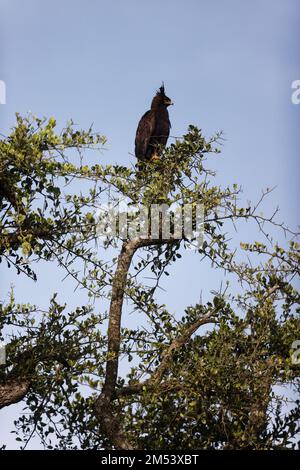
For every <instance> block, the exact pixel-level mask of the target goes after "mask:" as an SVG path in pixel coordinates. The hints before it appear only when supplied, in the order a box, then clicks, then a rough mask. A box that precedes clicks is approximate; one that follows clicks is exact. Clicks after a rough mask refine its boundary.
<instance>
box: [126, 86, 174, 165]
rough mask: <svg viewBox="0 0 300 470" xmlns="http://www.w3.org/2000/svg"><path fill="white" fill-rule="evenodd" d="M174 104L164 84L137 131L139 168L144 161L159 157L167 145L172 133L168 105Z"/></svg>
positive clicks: (136, 151)
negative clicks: (167, 94)
mask: <svg viewBox="0 0 300 470" xmlns="http://www.w3.org/2000/svg"><path fill="white" fill-rule="evenodd" d="M172 104H173V103H172V100H170V98H168V97H167V96H166V94H165V87H164V84H162V86H161V87H160V88H159V90H158V91H157V93H156V95H155V96H154V98H153V100H152V103H151V109H149V111H147V112H146V113H145V114H144V115H143V117H142V118H141V120H140V122H139V124H138V128H137V131H136V137H135V156H136V158H137V160H138V167H139V168H141V166H143V164H144V162H149V161H151V160H154V159H159V151H160V149H161V147H164V146H165V145H166V143H167V140H168V137H169V134H170V129H171V123H170V119H169V112H168V106H170V105H172Z"/></svg>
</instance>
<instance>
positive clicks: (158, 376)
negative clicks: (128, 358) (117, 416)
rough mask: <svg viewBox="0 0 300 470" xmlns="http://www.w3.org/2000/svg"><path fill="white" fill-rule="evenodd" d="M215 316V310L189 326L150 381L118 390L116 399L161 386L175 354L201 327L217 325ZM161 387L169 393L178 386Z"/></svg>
mask: <svg viewBox="0 0 300 470" xmlns="http://www.w3.org/2000/svg"><path fill="white" fill-rule="evenodd" d="M214 314H215V310H214V311H213V312H210V313H208V314H207V315H205V316H203V317H201V318H199V319H198V320H197V321H195V322H194V323H192V325H190V326H188V327H187V328H186V329H185V331H184V332H183V333H182V334H181V335H180V336H178V337H177V338H175V339H174V340H173V341H172V343H171V344H170V345H169V347H168V348H167V349H166V350H165V352H164V353H163V356H162V360H161V363H160V364H159V366H158V367H157V369H156V370H155V371H154V372H153V374H152V375H151V377H150V378H149V379H147V380H145V381H144V382H141V383H137V384H133V385H131V386H128V387H124V388H122V389H119V390H117V391H116V394H115V397H118V396H124V395H134V394H136V393H140V392H141V391H142V390H143V388H144V387H147V389H148V390H151V389H154V388H156V387H157V386H158V385H159V384H160V382H161V380H162V378H163V375H164V373H165V371H166V369H167V368H168V366H169V364H170V362H171V360H172V357H173V353H174V352H175V351H177V350H178V349H180V348H181V347H182V346H184V344H186V343H187V341H188V340H189V339H190V337H191V336H192V335H193V334H194V333H195V331H196V330H197V329H198V328H200V326H202V325H206V324H208V323H216V320H215V319H214V318H213V316H214ZM177 385H178V384H177ZM160 387H161V389H162V391H164V390H165V391H167V390H170V388H171V389H174V388H176V384H174V383H172V382H164V383H162V384H161V385H160Z"/></svg>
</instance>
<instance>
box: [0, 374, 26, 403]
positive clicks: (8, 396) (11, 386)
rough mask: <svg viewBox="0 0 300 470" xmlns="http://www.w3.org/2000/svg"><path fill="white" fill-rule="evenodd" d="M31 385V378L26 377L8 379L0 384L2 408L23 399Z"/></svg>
mask: <svg viewBox="0 0 300 470" xmlns="http://www.w3.org/2000/svg"><path fill="white" fill-rule="evenodd" d="M29 387H30V380H28V379H24V378H22V379H21V378H20V379H12V380H7V381H6V382H5V383H4V384H0V408H3V407H4V406H9V405H12V404H14V403H18V402H19V401H21V400H22V399H23V398H24V397H25V395H26V394H27V392H28V390H29Z"/></svg>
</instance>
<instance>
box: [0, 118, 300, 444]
mask: <svg viewBox="0 0 300 470" xmlns="http://www.w3.org/2000/svg"><path fill="white" fill-rule="evenodd" d="M55 128H56V123H55V120H54V119H53V118H51V119H49V120H48V121H47V120H39V119H37V118H33V117H29V118H22V117H20V116H17V124H16V127H15V128H14V129H13V131H12V133H11V135H10V136H9V137H7V138H5V139H3V140H2V141H0V182H1V189H0V213H1V221H0V224H1V235H0V255H1V261H3V262H6V263H7V265H8V267H14V268H15V269H16V272H17V273H18V274H22V275H24V276H26V275H27V276H30V277H32V278H33V279H36V278H37V276H36V273H35V271H34V269H33V266H34V265H35V264H36V263H37V262H39V261H40V262H43V261H47V262H50V261H54V260H55V261H56V262H57V263H58V264H59V266H60V268H61V269H62V270H64V271H65V272H66V275H68V276H69V277H71V278H72V279H73V281H74V282H75V283H76V285H78V286H80V287H81V288H82V289H83V292H86V293H87V294H88V296H86V298H87V303H86V305H81V306H79V307H78V308H76V309H75V310H74V311H68V306H66V305H60V304H59V302H58V297H59V296H57V295H54V296H52V298H51V300H50V305H49V309H48V310H47V311H42V310H41V309H40V308H39V307H37V306H31V305H30V304H28V305H20V304H17V303H16V302H15V299H14V295H13V293H12V294H11V297H10V300H9V301H8V302H4V301H3V302H2V305H1V317H0V322H1V323H0V328H1V332H2V333H1V334H2V336H3V337H4V336H5V339H6V341H8V343H9V344H8V346H7V357H8V360H7V363H6V365H5V366H1V369H0V404H1V393H2V392H1V387H2V388H3V390H6V388H5V387H7V385H8V384H15V383H16V382H17V383H18V382H19V384H21V383H22V382H23V383H24V384H25V385H26V384H28V386H27V388H26V387H25V389H24V390H25V391H24V394H23V396H20V397H19V399H20V400H21V399H24V400H25V409H26V413H24V415H23V416H21V417H20V419H19V420H18V421H17V422H16V423H15V431H16V432H17V435H18V437H17V439H18V440H20V445H21V447H23V448H24V447H26V446H27V444H28V442H30V439H31V437H32V436H33V435H35V434H36V435H38V436H39V437H40V439H41V442H42V443H43V445H44V446H45V447H48V448H54V447H58V448H82V449H87V448H103V447H104V448H112V447H118V448H145V449H178V448H182V449H203V448H204V449H210V448H213V449H245V448H248V449H275V448H279V449H284V448H290V447H294V446H295V445H296V437H297V433H299V425H298V420H299V416H300V402H299V401H297V400H296V401H295V400H294V399H293V398H292V397H295V394H296V393H297V388H299V364H297V363H293V361H292V356H291V352H292V351H291V348H292V344H293V342H294V341H295V340H298V339H299V338H300V322H299V292H298V290H297V282H298V276H299V257H300V249H299V244H298V243H297V238H296V235H297V234H295V233H293V232H292V231H291V230H289V229H288V227H286V226H285V225H284V224H281V223H279V222H277V211H275V213H274V214H273V215H272V216H271V217H265V216H263V215H262V214H261V212H260V206H261V205H262V203H263V201H264V199H265V197H266V196H267V195H268V194H269V193H270V191H269V190H267V191H265V192H263V194H262V197H261V198H260V199H259V201H258V203H257V204H250V203H249V204H247V205H246V207H243V205H240V204H239V197H240V194H241V190H240V188H238V187H237V186H236V185H233V186H232V187H227V188H221V187H220V186H219V185H215V184H214V177H215V174H214V172H213V171H211V170H210V169H208V168H207V167H206V165H207V161H208V160H209V159H210V157H211V154H219V150H218V148H217V147H218V145H217V144H218V142H219V141H220V139H221V134H217V135H216V136H214V137H212V138H211V139H209V140H206V139H205V138H204V136H203V135H202V132H201V131H200V130H199V129H197V128H196V127H194V126H190V128H189V130H188V132H187V134H186V135H184V136H183V137H182V139H177V140H176V141H175V142H174V143H172V144H171V145H170V147H169V148H168V149H166V150H164V152H163V158H161V160H159V161H157V160H156V161H154V162H152V163H149V165H148V168H146V169H144V170H143V171H139V172H138V174H136V171H135V169H131V168H127V167H122V166H119V165H106V166H105V165H103V164H100V163H96V164H86V162H84V163H85V164H84V165H83V160H84V159H87V158H88V157H86V156H85V155H84V150H85V149H94V150H93V152H95V149H96V148H99V147H102V146H103V145H104V144H105V138H104V137H102V136H101V135H99V134H93V133H92V129H89V130H88V131H77V130H75V128H74V125H73V123H69V124H68V125H67V127H66V128H65V129H63V130H62V131H61V132H60V133H57V132H55ZM78 158H79V163H77V164H76V163H74V162H76V161H77V160H78ZM76 159H77V160H76ZM78 188H80V191H78ZM84 192H85V194H84ZM120 197H123V198H124V197H125V198H126V199H127V200H128V201H129V203H130V204H133V205H136V204H143V205H144V206H146V207H149V206H150V205H151V204H153V203H166V204H168V205H170V204H173V203H176V204H180V205H182V204H187V203H189V204H192V205H195V204H198V203H201V204H203V207H204V233H205V241H204V244H203V246H202V247H200V248H199V247H197V246H196V245H195V247H194V249H195V256H197V255H198V257H199V266H200V269H201V266H205V269H212V270H214V271H215V272H217V271H220V272H221V274H222V277H223V283H222V285H221V286H218V285H215V286H212V291H211V294H210V300H209V301H208V302H207V303H202V304H196V305H194V306H189V305H187V308H186V310H185V312H183V313H182V314H181V315H180V317H179V318H178V313H180V312H177V316H176V317H175V315H173V314H172V313H171V312H170V311H169V310H168V308H167V306H166V305H161V304H160V303H159V301H158V295H157V293H158V288H159V287H160V285H161V284H162V283H163V275H164V274H165V275H168V274H169V273H168V270H170V269H172V270H173V271H174V269H175V268H176V269H179V267H177V266H179V264H178V263H179V262H180V258H181V257H182V256H184V254H185V251H186V250H187V249H191V247H192V246H193V241H190V240H187V239H185V237H184V236H182V238H181V239H180V240H174V238H172V237H170V239H168V240H162V239H160V240H157V239H156V240H152V239H148V240H141V239H137V240H128V239H126V237H122V236H119V237H112V236H109V235H107V236H106V237H104V238H102V239H99V237H98V235H97V214H98V212H97V207H98V205H99V204H100V203H107V202H111V203H116V202H117V201H118V199H119V198H120ZM239 223H249V224H250V223H254V224H255V225H256V226H257V228H258V240H256V241H253V243H243V242H241V244H240V246H239V244H238V243H237V241H236V238H237V235H236V234H235V235H234V238H233V239H232V240H230V238H231V233H232V226H234V227H235V228H237V234H238V233H239V232H238V226H237V224H239ZM278 230H280V231H282V232H283V233H284V234H285V235H287V236H288V237H289V238H290V240H289V241H288V242H287V243H286V246H280V245H279V243H278V242H277V241H276V240H274V236H276V233H278ZM270 234H272V236H273V238H271V235H270ZM137 252H138V256H137ZM100 255H101V256H100ZM105 256H106V257H107V258H108V259H105ZM207 261H209V262H210V268H209V267H208V264H207ZM176 263H177V264H176ZM2 269H3V268H2ZM203 269H204V268H203ZM148 274H149V275H150V274H151V277H152V279H149V277H148V281H147V284H145V282H144V280H143V276H144V277H146V275H148ZM225 275H226V278H225ZM224 281H226V282H225V284H224ZM199 283H201V279H199ZM224 285H225V287H224ZM88 299H90V300H88ZM107 299H109V301H110V305H109V308H108V311H106V307H107ZM124 300H127V301H128V302H129V305H130V308H131V309H132V310H133V311H134V312H135V315H136V316H135V318H136V326H135V327H134V328H129V327H127V326H126V319H123V322H122V327H121V329H120V328H119V326H118V322H119V323H120V321H121V314H122V304H123V301H124ZM187 302H188V299H187ZM99 305H100V307H99ZM123 310H124V308H123ZM123 315H124V312H123ZM108 318H109V319H110V326H109V327H108V329H107V319H108ZM124 359H126V361H128V363H129V365H128V366H127V374H126V375H121V374H120V373H118V367H119V365H120V362H121V360H124ZM286 387H290V389H292V388H293V390H294V391H293V393H292V392H289V393H287V392H286ZM7 404H8V403H7V402H5V405H7ZM3 406H4V405H3ZM101 413H102V415H101Z"/></svg>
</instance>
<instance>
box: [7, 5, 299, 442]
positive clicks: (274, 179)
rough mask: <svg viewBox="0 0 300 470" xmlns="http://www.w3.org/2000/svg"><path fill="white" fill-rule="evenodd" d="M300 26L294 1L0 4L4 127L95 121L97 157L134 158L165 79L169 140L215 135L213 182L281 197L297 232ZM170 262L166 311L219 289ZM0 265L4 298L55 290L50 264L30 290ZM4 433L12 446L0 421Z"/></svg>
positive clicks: (191, 262)
mask: <svg viewBox="0 0 300 470" xmlns="http://www.w3.org/2000/svg"><path fill="white" fill-rule="evenodd" d="M299 31H300V2H299V1H298V0H251V1H250V0H249V1H241V0H151V1H149V0H148V1H146V0H110V1H104V0H97V1H96V0H86V1H83V0H51V1H47V2H46V1H41V0H26V1H24V0H0V80H4V81H5V83H6V87H7V97H6V101H7V103H6V104H5V105H0V132H1V133H2V134H7V133H8V132H9V128H10V127H11V126H12V125H13V123H14V113H15V112H16V111H18V112H20V113H21V114H25V113H27V112H28V111H31V112H32V113H33V114H35V115H37V116H39V117H41V116H55V117H56V119H57V121H58V123H59V125H60V126H62V125H63V124H64V123H65V122H66V120H68V119H69V118H73V120H74V121H75V122H76V123H78V124H79V125H80V126H81V127H88V126H89V125H90V124H91V123H93V124H94V128H95V130H97V131H99V132H101V133H102V134H105V135H106V136H107V138H108V145H107V148H108V151H107V152H105V153H104V154H103V155H102V156H100V157H99V158H103V161H104V162H105V163H108V162H111V161H112V162H118V163H120V164H124V165H130V164H133V163H134V157H133V156H132V154H133V150H134V147H133V143H134V135H135V130H136V126H137V122H138V120H139V118H140V117H141V115H142V114H143V113H144V112H145V111H146V110H147V109H148V108H149V104H150V102H151V98H152V96H153V94H154V93H155V91H156V90H157V88H158V87H159V86H160V84H161V82H162V80H164V82H165V86H166V92H167V94H168V96H170V97H171V98H172V100H173V101H174V103H175V106H174V107H172V108H171V109H170V117H171V122H172V131H171V134H172V136H179V135H182V134H183V133H184V132H185V131H186V129H187V126H188V125H189V124H194V125H197V126H198V127H200V128H202V129H203V131H204V132H205V134H206V135H207V136H209V135H211V134H213V133H214V132H215V131H219V130H223V131H224V134H225V137H226V141H225V142H224V146H223V153H222V157H219V156H218V157H213V158H212V160H211V166H212V168H214V169H216V170H217V171H218V176H217V182H218V183H220V184H222V185H224V186H225V185H228V184H232V183H234V182H236V183H240V184H242V185H243V187H244V195H245V199H257V198H258V197H259V196H260V194H261V189H262V188H266V187H267V186H268V187H272V186H276V187H277V188H276V191H275V192H274V193H273V196H272V199H271V201H270V203H269V204H268V205H267V209H270V208H274V207H275V206H277V205H278V204H279V206H280V207H281V218H282V219H284V220H285V221H286V222H287V223H288V224H289V225H291V226H293V227H295V226H296V225H297V224H298V223H299V209H298V205H299V196H300V190H299V169H300V164H299V124H300V119H299V117H300V105H294V104H292V102H291V93H292V90H291V83H292V82H293V81H294V80H296V79H299V80H300V61H299V56H300V39H299ZM245 233H246V232H245ZM251 235H252V233H247V236H248V237H249V239H250V240H251ZM253 237H255V233H254V232H253ZM176 266H178V267H177V268H176V272H174V273H173V276H172V279H168V280H167V281H165V285H164V287H165V288H166V289H167V292H165V293H162V294H161V296H162V301H164V302H166V303H167V304H168V305H170V308H171V309H173V310H174V311H177V312H178V313H180V311H182V308H184V306H186V305H187V304H190V303H193V302H196V301H197V300H199V296H200V293H201V292H202V293H203V292H204V294H205V293H206V292H209V289H211V288H213V287H215V288H218V285H215V286H214V284H215V281H216V277H215V274H214V275H211V274H205V277H204V276H202V275H201V270H200V271H199V259H198V258H197V257H195V255H194V254H191V253H188V254H187V256H186V257H185V259H183V260H182V261H180V263H178V265H176ZM0 269H1V270H2V271H0V274H1V284H0V289H1V290H0V298H1V300H3V299H5V298H6V295H7V290H8V288H9V285H10V284H11V283H13V284H14V285H15V286H16V293H17V299H18V300H22V301H31V302H34V301H35V302H39V303H42V304H43V306H46V305H47V303H48V299H49V297H50V296H51V293H52V292H53V291H55V290H60V284H59V283H60V279H61V278H62V277H63V276H61V278H58V277H57V276H56V275H55V269H54V267H53V268H49V267H47V269H46V268H44V267H41V268H40V282H39V284H38V286H37V285H34V283H32V281H29V280H24V279H23V281H22V282H20V280H19V279H16V278H15V276H14V275H13V273H10V272H9V273H7V270H6V269H3V265H2V267H1V268H0ZM51 274H52V275H51ZM49 275H50V277H51V278H49ZM170 277H171V276H170ZM179 286H180V289H179ZM28 292H30V298H28ZM69 292H72V290H70V291H69V290H68V288H67V289H66V296H68V295H69ZM182 292H184V295H182ZM76 299H77V298H76V297H74V299H73V300H74V303H76ZM130 321H131V322H134V319H132V318H131V319H130ZM18 409H20V405H17V406H16V407H10V408H8V409H4V410H2V411H1V413H0V416H1V415H2V418H1V423H3V420H4V422H6V423H7V428H11V423H12V420H13V419H14V418H15V416H16V413H17V410H18ZM0 437H1V439H2V441H3V442H7V443H9V446H10V447H13V446H14V445H15V444H14V443H13V439H12V438H11V437H9V436H8V433H7V430H6V429H5V426H3V424H1V430H0Z"/></svg>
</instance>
